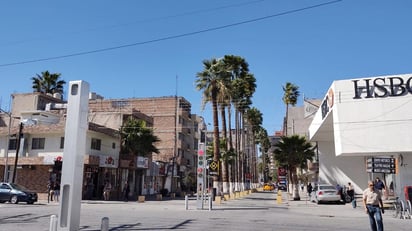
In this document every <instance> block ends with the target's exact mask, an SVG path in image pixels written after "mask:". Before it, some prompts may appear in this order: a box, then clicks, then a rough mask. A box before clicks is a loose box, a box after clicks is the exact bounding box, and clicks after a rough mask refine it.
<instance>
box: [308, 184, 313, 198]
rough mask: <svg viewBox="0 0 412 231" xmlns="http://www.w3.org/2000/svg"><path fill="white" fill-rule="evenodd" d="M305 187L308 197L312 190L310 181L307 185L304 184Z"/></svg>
mask: <svg viewBox="0 0 412 231" xmlns="http://www.w3.org/2000/svg"><path fill="white" fill-rule="evenodd" d="M306 187H307V189H306V190H307V191H308V195H309V197H310V194H311V193H312V190H313V187H312V184H311V183H308V186H306Z"/></svg>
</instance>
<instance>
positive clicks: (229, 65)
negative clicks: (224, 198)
mask: <svg viewBox="0 0 412 231" xmlns="http://www.w3.org/2000/svg"><path fill="white" fill-rule="evenodd" d="M222 62H223V64H224V65H225V68H226V70H227V71H228V72H230V83H229V84H230V86H229V87H228V89H229V91H230V92H229V94H226V95H227V98H226V100H228V101H229V102H228V103H227V105H226V107H227V111H228V131H229V136H228V137H227V138H228V147H227V148H228V150H229V152H231V153H233V154H236V158H235V160H234V161H232V162H231V163H232V164H230V165H228V168H227V169H228V171H229V173H230V184H234V187H233V185H230V186H229V188H230V190H233V189H235V190H236V191H239V177H238V176H239V174H240V173H239V167H238V166H239V165H238V164H239V162H240V161H239V157H238V155H239V153H240V152H239V151H240V150H239V149H235V148H234V147H233V137H232V122H231V119H232V114H231V111H232V109H231V108H232V104H233V105H237V104H236V98H237V96H236V95H239V93H238V90H239V89H235V87H234V83H235V80H236V79H239V78H241V77H243V76H245V75H246V74H247V73H248V72H249V64H248V63H247V62H246V60H245V59H244V58H242V57H240V56H235V55H225V56H224V58H223V60H222ZM235 110H236V112H235V116H236V115H237V114H238V111H237V109H236V106H235ZM225 123H226V120H222V124H223V128H226V126H225ZM236 128H237V127H236ZM236 134H238V133H237V132H236ZM236 147H237V145H236ZM236 171H238V173H236ZM232 173H233V174H232ZM233 176H234V177H233ZM231 192H232V191H231Z"/></svg>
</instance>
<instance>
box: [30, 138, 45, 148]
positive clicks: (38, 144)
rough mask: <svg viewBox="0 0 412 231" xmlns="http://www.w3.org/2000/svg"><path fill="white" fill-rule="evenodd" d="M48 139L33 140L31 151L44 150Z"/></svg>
mask: <svg viewBox="0 0 412 231" xmlns="http://www.w3.org/2000/svg"><path fill="white" fill-rule="evenodd" d="M45 141H46V138H33V139H32V140H31V149H44V143H45Z"/></svg>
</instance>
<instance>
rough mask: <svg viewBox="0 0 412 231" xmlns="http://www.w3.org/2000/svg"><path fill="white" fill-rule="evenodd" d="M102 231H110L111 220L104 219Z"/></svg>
mask: <svg viewBox="0 0 412 231" xmlns="http://www.w3.org/2000/svg"><path fill="white" fill-rule="evenodd" d="M100 230H101V231H109V218H108V217H103V218H102V225H101V227H100Z"/></svg>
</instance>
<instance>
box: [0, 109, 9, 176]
mask: <svg viewBox="0 0 412 231" xmlns="http://www.w3.org/2000/svg"><path fill="white" fill-rule="evenodd" d="M0 112H3V113H4V114H6V115H7V116H8V117H9V126H8V127H9V131H8V133H7V138H6V150H5V152H4V155H5V157H6V159H5V161H4V175H3V178H4V179H3V181H4V182H9V166H8V161H9V142H10V129H11V113H9V112H6V111H4V110H2V109H1V108H0Z"/></svg>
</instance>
